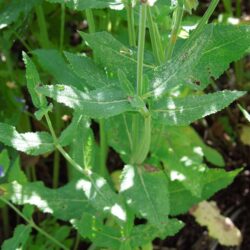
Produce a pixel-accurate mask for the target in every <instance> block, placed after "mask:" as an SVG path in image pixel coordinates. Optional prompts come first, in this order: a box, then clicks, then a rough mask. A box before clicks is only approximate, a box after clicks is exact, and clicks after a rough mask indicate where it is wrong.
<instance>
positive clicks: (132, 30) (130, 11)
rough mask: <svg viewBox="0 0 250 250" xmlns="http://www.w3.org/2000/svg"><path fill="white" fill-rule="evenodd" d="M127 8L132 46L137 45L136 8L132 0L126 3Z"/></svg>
mask: <svg viewBox="0 0 250 250" xmlns="http://www.w3.org/2000/svg"><path fill="white" fill-rule="evenodd" d="M126 10H127V19H128V34H129V45H130V46H131V47H136V37H135V20H134V10H133V6H132V2H131V0H130V1H128V3H127V4H126Z"/></svg>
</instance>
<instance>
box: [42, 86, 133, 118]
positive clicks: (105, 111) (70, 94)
mask: <svg viewBox="0 0 250 250" xmlns="http://www.w3.org/2000/svg"><path fill="white" fill-rule="evenodd" d="M38 92H39V93H41V94H44V95H46V96H48V97H51V98H53V99H54V100H56V101H57V102H59V103H63V104H65V105H66V106H68V107H70V108H73V109H80V110H82V111H83V113H84V114H85V115H87V116H89V117H91V118H98V119H99V118H108V117H111V116H115V115H118V114H120V113H124V112H126V111H133V108H132V107H131V105H130V103H129V101H128V99H127V98H126V96H125V95H124V94H123V93H122V91H121V90H119V89H117V88H114V87H105V88H102V89H98V90H94V91H91V92H89V93H84V92H81V91H80V90H78V89H76V88H73V87H69V86H66V85H55V86H48V85H47V86H44V87H40V88H38Z"/></svg>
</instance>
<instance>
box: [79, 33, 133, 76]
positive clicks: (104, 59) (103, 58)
mask: <svg viewBox="0 0 250 250" xmlns="http://www.w3.org/2000/svg"><path fill="white" fill-rule="evenodd" d="M80 35H81V36H82V37H83V39H84V40H85V41H86V42H87V43H88V45H89V46H90V47H91V48H92V49H93V50H94V56H95V60H96V61H97V62H98V63H99V64H100V65H101V66H102V67H105V68H106V70H107V71H108V72H109V73H113V74H116V73H117V72H118V70H119V69H122V70H123V72H124V73H125V75H127V76H129V77H130V79H131V78H132V79H135V78H136V62H137V56H136V52H134V51H133V50H131V49H129V48H127V47H126V46H125V45H123V44H122V43H121V42H119V41H118V40H116V39H115V38H114V37H113V36H112V35H111V34H109V33H107V32H97V33H92V34H86V33H83V32H80Z"/></svg>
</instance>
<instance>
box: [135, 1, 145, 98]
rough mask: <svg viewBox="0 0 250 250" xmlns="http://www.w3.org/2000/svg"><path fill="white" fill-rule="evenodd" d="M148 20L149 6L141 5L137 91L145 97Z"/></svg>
mask: <svg viewBox="0 0 250 250" xmlns="http://www.w3.org/2000/svg"><path fill="white" fill-rule="evenodd" d="M146 19H147V5H146V4H145V3H141V6H140V23H139V41H138V55H137V86H136V91H137V95H138V96H142V95H143V60H144V47H145V34H146Z"/></svg>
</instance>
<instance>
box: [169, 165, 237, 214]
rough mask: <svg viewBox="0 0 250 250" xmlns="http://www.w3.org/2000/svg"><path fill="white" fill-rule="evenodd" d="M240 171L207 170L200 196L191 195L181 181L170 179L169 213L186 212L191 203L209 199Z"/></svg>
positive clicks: (230, 181)
mask: <svg viewBox="0 0 250 250" xmlns="http://www.w3.org/2000/svg"><path fill="white" fill-rule="evenodd" d="M240 171H241V169H237V170H234V171H231V172H226V171H224V170H222V169H211V170H210V171H208V172H207V174H206V178H204V184H203V190H202V195H201V197H195V196H193V195H192V194H191V193H190V191H188V190H187V189H186V188H185V187H184V186H183V185H182V182H181V181H170V182H169V195H170V206H171V210H170V214H171V215H178V214H182V213H186V212H187V211H188V210H189V209H190V208H191V207H192V206H193V205H195V204H197V203H198V202H200V201H202V200H206V199H209V198H210V197H211V196H212V195H213V194H214V193H216V192H218V191H219V190H221V189H223V188H226V187H227V186H228V185H230V184H231V183H232V181H233V180H234V178H235V177H236V176H237V175H238V174H239V172H240Z"/></svg>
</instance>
